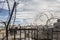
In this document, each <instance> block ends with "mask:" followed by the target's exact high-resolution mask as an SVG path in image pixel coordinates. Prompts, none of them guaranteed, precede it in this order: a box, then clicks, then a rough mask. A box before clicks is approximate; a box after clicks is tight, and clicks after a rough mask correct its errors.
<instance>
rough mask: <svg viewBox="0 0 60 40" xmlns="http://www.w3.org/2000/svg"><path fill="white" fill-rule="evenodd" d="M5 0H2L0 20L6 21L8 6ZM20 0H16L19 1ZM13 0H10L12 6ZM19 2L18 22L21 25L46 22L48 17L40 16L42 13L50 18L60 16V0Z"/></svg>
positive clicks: (24, 0) (25, 0) (0, 3)
mask: <svg viewBox="0 0 60 40" xmlns="http://www.w3.org/2000/svg"><path fill="white" fill-rule="evenodd" d="M3 1H4V0H0V20H3V21H5V20H6V19H7V16H8V7H7V3H6V2H5V3H4V5H3V3H2V2H3ZM17 1H18V0H16V2H17ZM13 2H14V1H13V0H9V4H10V8H11V9H12V7H13ZM17 3H19V4H18V5H17V14H16V23H17V24H21V25H26V24H35V23H36V24H45V23H46V20H47V17H46V15H45V16H42V17H40V18H41V20H42V21H41V20H40V19H39V18H38V16H40V14H41V13H44V14H47V15H48V17H49V18H50V17H51V15H50V14H53V16H58V17H59V16H60V0H19V1H18V2H17ZM4 19H5V20H4Z"/></svg>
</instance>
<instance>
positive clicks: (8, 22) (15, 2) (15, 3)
mask: <svg viewBox="0 0 60 40" xmlns="http://www.w3.org/2000/svg"><path fill="white" fill-rule="evenodd" d="M15 7H16V2H14V5H13V8H12V11H11V14H10V17H9V20H8V23H7V25H6V40H8V26H9V24H10V21H11V19H12V15H13V12H14V9H15Z"/></svg>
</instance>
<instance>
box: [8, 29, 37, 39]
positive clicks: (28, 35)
mask: <svg viewBox="0 0 60 40" xmlns="http://www.w3.org/2000/svg"><path fill="white" fill-rule="evenodd" d="M9 31H10V36H11V37H12V36H13V37H12V38H11V39H10V40H38V29H37V28H19V29H17V28H15V29H9ZM8 40H9V38H8Z"/></svg>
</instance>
